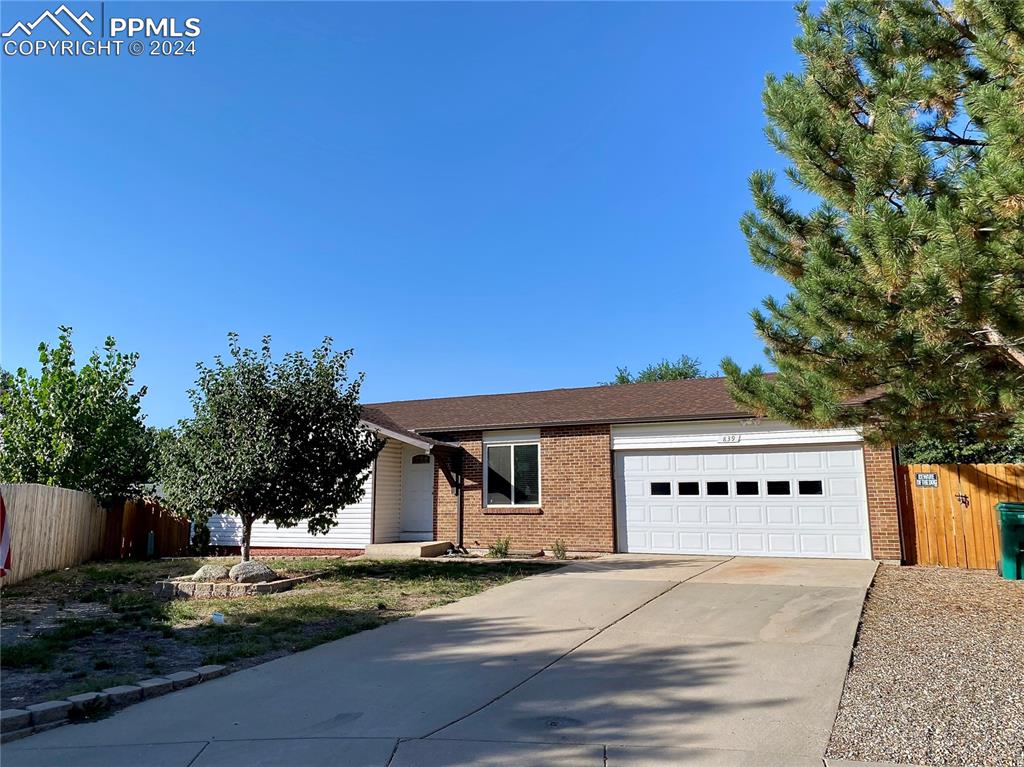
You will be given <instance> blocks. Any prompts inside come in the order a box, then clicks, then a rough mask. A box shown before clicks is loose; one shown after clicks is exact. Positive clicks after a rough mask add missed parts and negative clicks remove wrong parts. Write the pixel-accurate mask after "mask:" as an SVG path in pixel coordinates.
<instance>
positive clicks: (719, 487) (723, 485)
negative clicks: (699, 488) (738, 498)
mask: <svg viewBox="0 0 1024 767" xmlns="http://www.w3.org/2000/svg"><path fill="white" fill-rule="evenodd" d="M708 495H729V483H728V482H708Z"/></svg>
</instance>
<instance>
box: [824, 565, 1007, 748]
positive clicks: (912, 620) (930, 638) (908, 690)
mask: <svg viewBox="0 0 1024 767" xmlns="http://www.w3.org/2000/svg"><path fill="white" fill-rule="evenodd" d="M827 756H829V757H832V758H835V759H862V760H877V761H892V762H900V763H906V764H915V765H929V767H947V765H949V766H952V765H956V766H957V767H964V766H967V765H970V766H971V767H974V766H976V765H984V766H985V767H989V766H990V765H991V766H992V767H996V766H997V765H998V767H1011V765H1012V766H1013V767H1024V581H1004V580H1002V579H1000V578H999V577H998V576H997V575H996V574H995V573H994V572H988V571H980V570H947V569H942V568H925V567H893V566H884V565H883V566H882V567H880V568H879V570H878V574H877V576H876V577H875V582H874V584H873V585H872V587H871V590H870V591H869V592H868V598H867V601H866V603H865V606H864V614H863V615H862V617H861V624H860V629H859V632H858V638H857V644H856V646H855V647H854V651H853V662H852V664H851V667H850V671H849V673H848V674H847V677H846V686H845V687H844V689H843V697H842V701H841V703H840V705H839V714H838V716H837V717H836V723H835V727H834V728H833V730H832V739H831V742H830V743H829V747H828V753H827Z"/></svg>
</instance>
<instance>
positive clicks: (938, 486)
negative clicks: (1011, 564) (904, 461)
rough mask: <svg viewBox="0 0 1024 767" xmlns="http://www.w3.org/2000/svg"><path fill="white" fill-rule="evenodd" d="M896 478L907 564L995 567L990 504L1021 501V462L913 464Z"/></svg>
mask: <svg viewBox="0 0 1024 767" xmlns="http://www.w3.org/2000/svg"><path fill="white" fill-rule="evenodd" d="M896 479H897V488H898V492H899V500H900V515H901V522H902V529H903V552H904V554H903V556H904V560H905V561H906V562H907V563H908V564H916V565H941V566H943V567H963V568H968V569H972V570H992V569H995V567H996V565H997V563H998V561H999V522H998V518H997V517H996V511H995V505H996V503H998V502H999V501H1024V464H993V463H988V464H959V465H957V464H949V465H938V464H913V465H910V466H899V467H897V472H896Z"/></svg>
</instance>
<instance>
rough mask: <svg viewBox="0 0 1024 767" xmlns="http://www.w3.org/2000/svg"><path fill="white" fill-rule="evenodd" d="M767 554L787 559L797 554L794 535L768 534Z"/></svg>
mask: <svg viewBox="0 0 1024 767" xmlns="http://www.w3.org/2000/svg"><path fill="white" fill-rule="evenodd" d="M768 553H770V554H774V555H775V556H779V557H789V556H793V555H795V554H796V553H797V549H796V535H794V534H793V533H768Z"/></svg>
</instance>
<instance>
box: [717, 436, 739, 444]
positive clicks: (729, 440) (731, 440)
mask: <svg viewBox="0 0 1024 767" xmlns="http://www.w3.org/2000/svg"><path fill="white" fill-rule="evenodd" d="M718 441H719V442H720V443H721V444H723V445H735V444H736V443H737V442H739V441H740V435H739V434H723V435H722V438H721V439H720V440H718Z"/></svg>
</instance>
